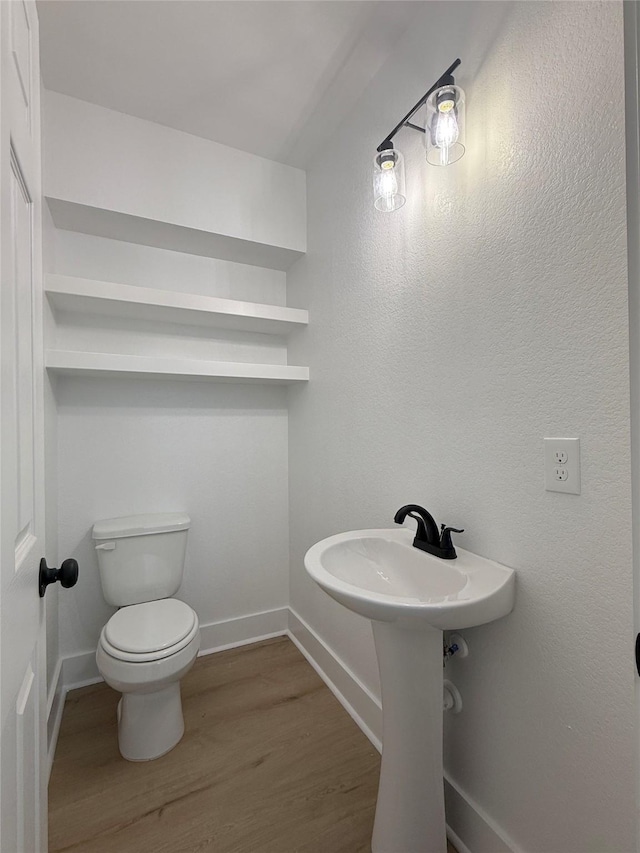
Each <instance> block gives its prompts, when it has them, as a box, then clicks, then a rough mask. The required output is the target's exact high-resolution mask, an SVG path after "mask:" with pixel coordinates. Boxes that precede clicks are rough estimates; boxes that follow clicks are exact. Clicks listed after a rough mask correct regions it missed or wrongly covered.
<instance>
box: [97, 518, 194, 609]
mask: <svg viewBox="0 0 640 853" xmlns="http://www.w3.org/2000/svg"><path fill="white" fill-rule="evenodd" d="M190 526H191V519H190V518H189V516H188V515H185V514H184V513H178V512H167V513H156V514H153V515H127V516H124V517H122V518H107V519H104V520H103V521H96V523H95V524H94V525H93V539H94V541H95V549H96V554H97V556H98V569H99V571H100V583H101V584H102V593H103V595H104V597H105V600H106V601H107V602H108V603H109V604H113V605H115V606H116V607H125V606H126V605H129V604H142V603H143V602H145V601H154V600H155V599H158V598H169V597H170V596H172V595H175V593H176V592H177V591H178V588H179V587H180V584H181V583H182V573H183V569H184V556H185V552H186V549H187V533H188V531H189V527H190Z"/></svg>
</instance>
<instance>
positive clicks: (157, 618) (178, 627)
mask: <svg viewBox="0 0 640 853" xmlns="http://www.w3.org/2000/svg"><path fill="white" fill-rule="evenodd" d="M196 618H197V617H196V614H195V613H194V611H193V610H192V609H191V608H190V607H189V605H188V604H185V603H184V601H178V599H177V598H161V599H159V600H158V601H146V602H145V603H144V604H131V605H129V606H128V607H122V608H121V609H120V610H118V612H117V613H114V614H113V616H112V617H111V619H109V621H108V622H107V624H106V626H105V638H106V640H107V642H108V643H109V644H110V645H111V646H113V648H114V649H119V650H120V651H122V652H128V653H129V654H135V655H143V654H148V653H149V652H157V651H161V650H163V649H167V648H169V647H170V646H175V645H176V644H177V643H179V642H180V641H181V640H183V639H184V638H185V637H186V636H187V635H188V634H189V633H191V631H192V630H193V627H194V625H195V623H196Z"/></svg>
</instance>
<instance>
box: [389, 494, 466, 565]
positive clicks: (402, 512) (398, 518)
mask: <svg viewBox="0 0 640 853" xmlns="http://www.w3.org/2000/svg"><path fill="white" fill-rule="evenodd" d="M407 516H410V517H411V518H414V519H415V520H416V521H417V522H418V529H417V530H416V536H415V539H414V540H413V547H414V548H420V550H421V551H426V552H427V553H428V554H433V556H434V557H440V558H441V559H443V560H455V559H456V557H457V556H458V555H457V554H456V549H455V548H454V547H453V542H452V541H451V534H452V533H464V530H457V529H456V528H455V527H446V526H445V525H444V524H442V525H441V526H440V530H439V531H438V525H437V524H436V522H435V519H434V518H433V516H432V515H431V513H429V512H427V510H426V509H425V508H424V507H422V506H418V504H407V505H406V506H403V507H400V509H399V510H398V512H397V513H396V514H395V516H394V519H393V520H394V521H395V523H396V524H402V522H403V521H404V520H405V518H406V517H407Z"/></svg>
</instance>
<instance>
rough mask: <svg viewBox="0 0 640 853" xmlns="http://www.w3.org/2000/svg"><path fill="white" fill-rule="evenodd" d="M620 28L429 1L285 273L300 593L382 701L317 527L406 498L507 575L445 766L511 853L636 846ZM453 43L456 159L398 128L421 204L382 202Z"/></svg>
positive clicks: (462, 674) (474, 655) (478, 650)
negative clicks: (554, 483)
mask: <svg viewBox="0 0 640 853" xmlns="http://www.w3.org/2000/svg"><path fill="white" fill-rule="evenodd" d="M622 40H623V39H622V7H621V4H619V3H604V4H600V3H585V4H583V3H562V2H558V3H553V4H549V3H535V2H529V3H514V4H510V3H464V2H461V3H443V4H439V3H428V4H425V8H424V11H423V13H422V19H421V21H420V22H418V23H417V24H416V25H415V26H414V27H413V28H412V31H411V32H410V33H409V34H408V35H407V36H406V37H405V39H404V42H403V43H402V44H400V45H399V46H398V49H397V51H396V52H395V54H394V57H393V58H392V60H391V61H390V62H389V63H388V64H387V66H386V67H385V68H384V69H383V70H382V72H381V73H380V74H379V75H378V76H377V77H376V78H375V79H374V81H373V82H372V84H371V86H370V88H369V89H368V91H367V93H366V94H365V96H364V97H363V98H362V100H361V101H360V103H359V106H358V109H357V110H356V111H355V112H354V114H353V115H352V116H350V117H349V119H348V120H347V121H346V122H345V124H344V125H343V126H342V128H341V130H340V132H339V133H338V134H337V135H336V136H335V137H334V139H333V142H332V145H331V146H330V147H328V148H327V150H325V152H324V153H323V155H322V157H321V158H320V159H318V160H317V162H316V163H315V164H314V166H313V167H312V168H311V170H310V172H309V174H308V203H309V210H308V217H309V233H308V255H307V256H306V257H305V258H304V259H302V260H301V261H299V262H298V263H297V264H296V266H295V267H294V268H293V269H292V271H291V273H290V275H289V282H288V283H289V293H290V301H291V304H297V305H300V306H304V307H308V308H309V310H310V316H311V319H312V322H311V325H310V326H309V329H308V330H307V331H305V332H304V333H302V334H301V335H300V336H299V338H298V339H297V343H296V344H294V346H293V347H292V348H291V350H290V359H291V361H292V362H295V363H301V364H309V365H310V368H311V376H312V382H311V383H310V384H309V386H308V387H307V388H301V389H297V388H296V389H294V390H292V391H291V392H290V458H289V467H290V506H291V510H290V518H291V525H290V527H291V553H292V563H291V600H292V605H293V607H294V608H295V609H297V610H298V611H299V613H300V614H301V615H302V616H303V617H304V618H305V619H306V620H308V622H309V623H310V624H311V625H312V627H314V628H315V630H316V631H317V632H318V633H319V634H320V635H321V636H322V637H323V638H324V639H325V640H326V641H327V642H328V643H329V644H330V645H331V646H332V647H333V648H334V649H335V650H336V651H337V652H338V653H339V654H340V656H341V657H342V658H343V659H344V660H345V661H346V662H347V663H348V664H349V665H350V666H351V667H352V668H353V669H354V670H355V672H356V673H357V674H358V675H359V676H360V678H361V679H362V680H363V681H364V682H365V683H366V684H368V685H369V686H370V687H371V688H372V689H374V690H376V689H377V673H376V663H375V656H374V649H373V643H372V638H371V631H370V626H369V625H368V623H366V622H365V621H364V620H361V619H359V618H358V617H355V616H352V615H350V614H349V613H347V612H346V611H345V610H343V609H341V608H340V607H339V605H337V604H335V603H333V602H332V601H330V600H329V599H328V598H327V597H325V596H324V595H323V594H322V593H321V592H320V591H319V590H318V589H316V588H315V587H314V585H313V584H312V583H311V582H310V581H309V580H308V579H307V577H306V576H305V574H304V570H303V565H302V558H303V555H304V552H305V550H306V549H307V548H308V547H309V546H310V545H311V544H312V543H313V542H315V541H317V540H318V539H321V538H322V537H324V536H327V535H329V534H332V533H335V532H338V531H341V530H348V529H353V528H358V527H363V526H371V527H375V526H391V524H392V518H393V513H394V511H395V510H396V509H397V507H398V506H400V505H401V504H403V503H406V502H409V501H415V502H418V503H422V504H424V505H425V506H427V507H428V508H429V509H430V510H432V512H433V513H434V514H435V515H436V517H437V519H438V520H444V521H446V522H448V523H449V524H453V525H455V526H460V527H464V528H466V533H465V534H464V535H463V536H460V537H458V541H459V542H460V544H461V545H462V544H463V545H464V547H467V548H469V549H470V550H472V551H475V552H477V553H479V554H482V555H484V556H487V557H491V558H493V559H496V560H498V561H501V562H503V563H505V564H507V565H509V566H512V567H514V568H515V569H516V570H517V572H518V594H517V603H516V609H515V612H514V613H513V614H512V615H511V616H510V617H508V618H506V619H503V620H501V621H499V622H497V623H495V624H492V625H489V626H484V627H481V628H477V629H474V630H468V631H465V635H466V637H467V639H468V641H469V643H470V646H471V657H470V658H469V659H468V660H465V661H456V662H454V663H453V664H452V665H451V667H450V675H451V677H452V678H453V679H454V681H455V682H456V684H457V685H458V686H459V688H460V689H461V691H462V694H463V697H464V702H465V709H464V712H463V713H462V714H461V715H460V716H458V717H449V718H448V720H447V724H448V726H447V734H446V765H447V768H448V771H449V773H450V774H451V776H452V778H453V779H454V780H455V781H457V782H458V784H459V785H460V786H461V787H462V789H463V790H465V791H466V792H467V793H468V794H469V795H470V796H471V797H472V798H473V799H475V800H476V802H477V803H479V804H480V805H481V806H482V808H483V809H484V810H485V812H486V813H487V814H488V815H489V816H490V817H491V818H492V819H493V820H494V821H495V822H496V823H497V824H498V826H499V827H501V828H502V831H503V832H504V833H505V834H506V835H507V836H509V837H510V838H511V839H512V840H513V844H514V845H515V846H516V847H518V848H520V849H522V850H524V851H529V853H543V851H545V853H559V851H562V853H585V851H593V853H602V851H604V850H606V851H608V853H614V851H615V853H629V851H631V850H632V849H634V842H633V815H634V806H633V796H632V793H633V787H632V780H633V774H632V755H633V749H634V746H633V742H634V738H633V704H632V700H633V672H632V667H631V665H630V660H629V657H628V649H627V645H626V644H627V642H630V640H631V626H632V621H631V603H632V578H631V548H630V500H629V491H630V487H629V452H628V443H629V436H628V431H629V424H628V409H629V406H628V354H627V353H628V350H627V347H628V341H627V337H628V335H627V279H626V257H625V173H624V116H623V112H622V109H623V92H622V86H623V51H622ZM456 56H461V57H462V59H463V61H464V64H463V66H462V68H461V73H460V75H459V77H458V81H459V82H460V83H461V84H462V85H463V86H464V87H465V88H466V90H467V96H468V110H467V144H468V154H467V156H466V157H465V158H464V159H463V160H462V161H461V162H460V163H459V164H457V165H455V166H453V167H451V168H450V169H437V168H432V167H427V166H426V164H425V163H424V160H423V153H422V149H421V139H420V137H419V135H418V134H415V133H413V132H411V131H404V132H403V133H402V134H401V135H400V137H399V147H400V148H401V149H402V150H403V152H404V153H405V156H406V159H407V187H408V189H409V191H410V193H411V196H410V198H409V200H408V202H407V204H406V205H405V207H404V208H403V209H402V210H401V211H400V212H398V213H397V214H394V215H389V216H386V215H384V214H379V213H377V212H376V211H374V210H373V205H372V200H371V189H370V168H371V159H372V156H373V152H374V150H375V146H376V145H377V144H378V142H379V141H380V140H381V139H382V138H383V137H384V135H385V134H386V133H387V131H388V130H389V129H390V128H391V127H392V126H393V125H394V124H395V122H396V121H397V120H398V118H399V117H400V116H401V115H402V114H403V112H404V111H405V110H406V109H408V107H409V106H410V105H411V104H412V103H413V102H414V101H416V100H417V99H418V98H419V96H420V95H421V94H422V92H423V91H424V90H425V88H426V87H427V86H428V85H429V84H430V82H431V81H432V80H433V79H435V78H437V76H438V75H439V74H440V73H441V72H442V70H443V69H444V68H446V67H447V66H448V65H449V63H450V62H451V61H452V60H453V59H454V58H455V57H456ZM612 93H614V95H613V98H612ZM612 101H615V102H616V107H615V109H610V108H609V107H608V105H609V104H611V103H612ZM545 435H560V436H562V435H566V436H579V437H580V439H581V442H582V485H583V492H582V495H581V496H573V495H561V494H552V493H548V492H545V491H544V478H543V445H542V439H543V437H544V436H545ZM620 643H622V644H623V645H622V648H623V649H624V655H622V654H621V653H620V651H619V646H620ZM474 853H475V851H474Z"/></svg>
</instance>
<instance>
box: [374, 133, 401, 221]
mask: <svg viewBox="0 0 640 853" xmlns="http://www.w3.org/2000/svg"><path fill="white" fill-rule="evenodd" d="M373 198H374V202H373V203H374V205H375V208H376V210H382V211H384V212H385V213H390V212H391V211H393V210H398V209H399V208H400V207H402V205H403V204H404V203H405V201H406V200H407V193H406V190H405V182H404V157H403V156H402V154H401V153H400V152H399V151H396V150H395V148H386V149H384V150H383V151H378V153H377V154H376V156H375V157H374V158H373Z"/></svg>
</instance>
